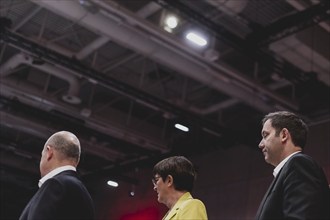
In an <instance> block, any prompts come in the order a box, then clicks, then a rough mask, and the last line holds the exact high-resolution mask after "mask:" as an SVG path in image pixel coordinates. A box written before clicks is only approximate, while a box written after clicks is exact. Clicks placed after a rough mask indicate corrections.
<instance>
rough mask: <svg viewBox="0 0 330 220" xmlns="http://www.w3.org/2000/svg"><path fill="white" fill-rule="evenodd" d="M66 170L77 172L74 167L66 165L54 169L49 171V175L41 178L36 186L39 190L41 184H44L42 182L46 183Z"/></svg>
mask: <svg viewBox="0 0 330 220" xmlns="http://www.w3.org/2000/svg"><path fill="white" fill-rule="evenodd" d="M66 170H73V171H77V170H76V168H75V167H74V166H71V165H66V166H61V167H57V168H56V169H54V170H52V171H50V172H49V173H47V174H46V175H45V176H44V177H42V178H41V179H40V180H39V183H38V186H39V188H40V187H41V186H42V184H44V182H46V180H48V179H50V178H52V177H53V176H55V175H57V174H59V173H61V172H63V171H66Z"/></svg>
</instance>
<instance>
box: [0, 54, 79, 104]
mask: <svg viewBox="0 0 330 220" xmlns="http://www.w3.org/2000/svg"><path fill="white" fill-rule="evenodd" d="M21 64H25V65H29V66H31V67H33V68H36V69H39V70H41V71H43V72H46V73H49V74H51V75H53V76H56V77H58V78H60V79H62V80H65V81H67V82H68V83H69V89H68V92H67V94H65V95H63V96H62V99H63V101H65V102H67V103H70V104H80V102H81V100H80V98H79V97H78V95H79V91H80V83H79V80H78V78H77V77H74V76H73V75H72V74H71V73H69V72H67V71H65V70H63V69H59V68H58V67H55V66H53V65H51V64H48V63H42V62H38V61H37V60H35V59H34V58H33V57H31V56H29V55H27V54H22V53H19V54H16V55H14V56H13V57H11V58H10V59H9V60H7V62H5V63H4V64H2V65H1V66H0V78H3V77H5V76H7V75H9V74H11V73H12V72H13V70H14V69H15V68H16V67H18V66H19V65H21Z"/></svg>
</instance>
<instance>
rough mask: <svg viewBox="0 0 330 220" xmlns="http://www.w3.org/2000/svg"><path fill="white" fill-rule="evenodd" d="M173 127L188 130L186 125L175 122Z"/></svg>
mask: <svg viewBox="0 0 330 220" xmlns="http://www.w3.org/2000/svg"><path fill="white" fill-rule="evenodd" d="M174 127H175V128H177V129H179V130H181V131H184V132H188V131H189V128H188V127H186V126H184V125H182V124H175V125H174Z"/></svg>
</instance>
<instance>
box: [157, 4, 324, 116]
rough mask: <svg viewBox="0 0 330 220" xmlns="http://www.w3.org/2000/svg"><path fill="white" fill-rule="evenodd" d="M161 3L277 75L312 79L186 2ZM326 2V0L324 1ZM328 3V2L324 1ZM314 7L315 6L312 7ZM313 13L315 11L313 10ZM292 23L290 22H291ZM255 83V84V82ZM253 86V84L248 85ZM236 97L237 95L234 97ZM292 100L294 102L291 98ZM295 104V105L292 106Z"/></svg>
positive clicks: (296, 108) (279, 100)
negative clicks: (288, 73)
mask: <svg viewBox="0 0 330 220" xmlns="http://www.w3.org/2000/svg"><path fill="white" fill-rule="evenodd" d="M154 1H156V2H158V3H159V4H161V5H162V6H164V7H166V8H169V9H172V10H173V9H174V10H176V11H177V12H178V13H180V14H183V15H184V16H186V18H188V19H191V20H194V21H195V22H196V23H197V24H200V25H203V26H204V27H206V28H208V29H209V30H210V31H211V32H212V33H215V34H216V37H217V38H218V39H220V40H221V41H223V42H225V43H227V44H228V45H229V46H232V47H233V48H234V49H236V50H237V51H238V52H241V53H242V54H244V55H246V56H248V57H249V58H251V59H255V60H257V61H258V62H259V63H261V64H262V65H263V66H264V67H266V68H268V69H269V71H270V72H275V73H277V74H279V75H282V76H283V77H286V74H284V75H283V72H288V71H289V72H290V75H291V76H294V77H291V78H287V79H289V80H290V81H292V82H293V81H294V80H296V82H298V81H304V82H306V81H308V80H313V79H310V78H308V77H306V75H308V73H306V72H302V71H301V70H300V69H299V68H298V67H296V66H294V65H292V64H291V63H289V62H286V61H285V60H280V59H277V58H278V57H274V55H272V54H271V53H269V51H268V50H267V49H262V48H261V47H260V46H259V45H258V44H257V42H255V41H252V40H251V41H249V40H246V39H242V38H240V37H238V36H236V35H234V34H233V33H231V32H230V31H228V30H226V29H225V28H224V27H222V26H221V25H219V24H217V23H215V22H213V21H212V20H210V19H208V18H207V17H205V16H204V15H202V14H201V13H199V12H198V11H196V10H193V9H192V8H190V7H189V6H187V5H186V4H184V3H183V2H182V1H177V0H166V1H164V0H154ZM324 2H326V1H324ZM325 4H326V5H328V4H329V3H325ZM317 7H318V9H317V10H323V12H324V10H327V9H328V8H329V7H327V8H323V9H320V6H317ZM314 9H315V8H314ZM314 13H315V12H314ZM291 25H292V22H291ZM249 39H250V38H249ZM255 85H257V84H255ZM250 86H251V87H253V85H250ZM264 92H265V95H267V96H269V97H270V98H272V99H273V100H275V101H276V102H278V103H282V105H283V103H287V101H284V100H281V99H280V98H279V97H277V96H276V95H275V94H274V93H273V94H274V96H273V95H271V94H270V93H272V92H271V91H269V90H267V91H264ZM236 98H237V97H236ZM292 102H295V101H294V100H292ZM287 106H290V107H291V110H296V111H298V110H299V108H298V107H297V103H294V104H293V105H287ZM294 106H295V107H294Z"/></svg>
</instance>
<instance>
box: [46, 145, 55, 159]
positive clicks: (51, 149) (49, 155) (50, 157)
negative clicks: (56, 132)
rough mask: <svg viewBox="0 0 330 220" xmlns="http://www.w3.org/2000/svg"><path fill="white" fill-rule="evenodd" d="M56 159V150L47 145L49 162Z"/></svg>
mask: <svg viewBox="0 0 330 220" xmlns="http://www.w3.org/2000/svg"><path fill="white" fill-rule="evenodd" d="M53 157H54V149H53V148H52V147H51V146H49V145H47V146H46V159H47V161H49V160H51V159H52V158H53Z"/></svg>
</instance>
